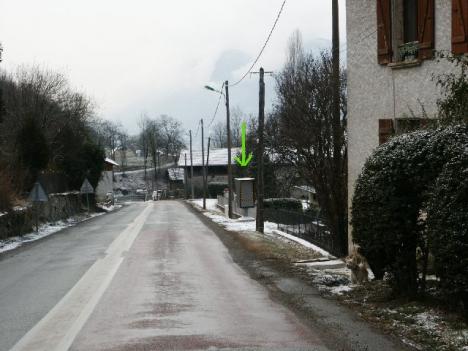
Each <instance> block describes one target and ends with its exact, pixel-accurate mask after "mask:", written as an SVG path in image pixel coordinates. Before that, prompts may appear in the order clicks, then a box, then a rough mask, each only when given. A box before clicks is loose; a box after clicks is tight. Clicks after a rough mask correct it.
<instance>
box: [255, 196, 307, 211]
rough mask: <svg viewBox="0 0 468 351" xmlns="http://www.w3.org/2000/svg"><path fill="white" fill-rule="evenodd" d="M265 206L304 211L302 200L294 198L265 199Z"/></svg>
mask: <svg viewBox="0 0 468 351" xmlns="http://www.w3.org/2000/svg"><path fill="white" fill-rule="evenodd" d="M264 208H272V209H275V210H289V211H302V203H301V201H300V200H297V199H293V198H273V199H265V201H264Z"/></svg>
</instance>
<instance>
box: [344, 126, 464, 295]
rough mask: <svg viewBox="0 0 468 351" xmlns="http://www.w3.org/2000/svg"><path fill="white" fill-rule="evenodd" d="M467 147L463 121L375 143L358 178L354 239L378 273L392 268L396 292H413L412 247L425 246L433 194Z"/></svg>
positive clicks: (415, 280) (415, 282)
mask: <svg viewBox="0 0 468 351" xmlns="http://www.w3.org/2000/svg"><path fill="white" fill-rule="evenodd" d="M467 146H468V127H466V126H456V127H450V128H446V129H437V130H431V131H418V132H414V133H410V134H405V135H401V136H398V137H395V138H393V139H391V140H390V141H389V142H388V143H386V144H383V145H381V146H379V147H378V148H377V150H376V151H375V152H374V154H373V155H371V156H370V157H369V159H368V160H367V161H366V163H365V165H364V168H363V171H362V173H361V175H360V176H359V178H358V180H357V183H356V188H355V193H354V197H353V200H352V221H351V223H352V225H353V238H354V241H355V242H356V243H357V244H359V246H360V247H361V251H362V253H363V254H364V256H366V257H367V259H368V261H369V265H370V266H371V268H372V270H373V271H374V274H375V276H376V278H377V279H381V278H382V277H383V275H384V273H385V272H388V273H390V276H391V277H392V278H393V279H392V282H393V284H394V288H395V291H396V292H397V293H399V294H403V295H413V294H415V293H416V292H417V286H418V276H419V273H420V272H418V269H417V264H416V248H417V247H420V248H421V249H422V250H423V251H427V246H428V237H427V235H426V233H427V232H426V221H425V220H424V217H425V214H426V212H427V209H428V207H430V204H431V202H434V201H437V197H435V196H434V195H433V194H434V193H437V190H435V187H436V186H437V184H438V183H437V180H438V178H439V175H440V174H441V172H442V173H443V170H444V169H445V168H444V167H445V166H446V164H447V162H448V161H450V160H452V159H454V158H455V157H457V156H459V155H460V154H463V152H464V150H465V148H466V147H467ZM467 206H468V204H465V210H466V209H467ZM465 223H466V222H465ZM467 255H468V252H467Z"/></svg>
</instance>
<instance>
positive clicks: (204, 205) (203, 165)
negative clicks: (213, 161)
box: [200, 118, 206, 210]
mask: <svg viewBox="0 0 468 351" xmlns="http://www.w3.org/2000/svg"><path fill="white" fill-rule="evenodd" d="M200 124H201V154H202V170H203V209H204V210H206V184H205V178H206V168H205V143H204V141H203V138H204V137H205V134H204V133H203V118H202V119H201V121H200Z"/></svg>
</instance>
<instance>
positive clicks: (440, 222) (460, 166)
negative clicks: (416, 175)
mask: <svg viewBox="0 0 468 351" xmlns="http://www.w3.org/2000/svg"><path fill="white" fill-rule="evenodd" d="M427 225H428V236H429V245H430V250H431V252H432V254H433V255H434V258H435V260H434V270H435V273H436V275H437V276H438V277H439V278H440V286H441V288H442V290H443V292H444V295H445V296H447V297H448V298H449V299H450V300H451V301H452V302H455V303H456V304H457V305H458V306H457V307H459V308H460V309H461V310H462V311H463V313H464V314H465V316H466V317H468V149H467V150H466V152H465V153H464V154H461V155H459V157H456V158H454V159H452V160H451V161H450V162H448V163H447V164H446V166H445V167H444V170H443V171H442V173H441V174H440V176H439V178H438V180H437V183H436V186H435V189H434V191H433V193H432V196H431V200H430V203H429V206H428V220H427Z"/></svg>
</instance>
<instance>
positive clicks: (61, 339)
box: [10, 203, 153, 351]
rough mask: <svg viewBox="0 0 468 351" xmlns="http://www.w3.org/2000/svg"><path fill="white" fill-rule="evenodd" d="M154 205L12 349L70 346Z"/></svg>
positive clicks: (47, 349) (45, 349) (41, 350)
mask: <svg viewBox="0 0 468 351" xmlns="http://www.w3.org/2000/svg"><path fill="white" fill-rule="evenodd" d="M152 207H153V204H152V203H150V204H148V205H147V206H146V208H145V209H144V211H143V212H142V213H140V215H139V216H138V217H136V218H135V220H134V221H133V222H132V223H130V224H129V225H128V226H127V227H126V228H125V230H124V231H122V232H121V233H120V234H119V236H118V237H117V238H116V239H115V240H114V241H113V242H112V243H111V245H110V246H109V247H108V249H107V250H106V256H105V257H104V258H102V259H99V260H98V261H96V262H95V263H94V264H93V265H92V266H91V267H90V268H89V270H88V271H87V272H86V273H85V274H84V275H83V276H82V277H81V279H80V280H79V281H78V282H77V283H76V284H75V286H74V287H73V288H72V289H71V290H70V291H69V292H68V293H67V294H66V295H65V296H64V297H63V298H62V299H61V300H60V301H59V302H58V303H57V305H55V307H54V308H52V309H51V310H50V311H49V313H47V314H46V315H45V316H44V318H42V319H41V320H40V321H39V322H38V323H37V324H36V325H35V326H34V327H33V328H32V329H31V330H30V331H29V332H27V333H26V334H25V335H24V336H23V337H22V338H21V339H20V340H19V341H18V343H17V344H16V345H15V346H14V347H13V348H12V349H11V350H10V351H51V350H54V351H66V350H68V349H69V348H70V346H71V344H72V343H73V340H75V338H76V336H77V335H78V333H79V332H80V330H81V329H82V328H83V326H84V324H85V323H86V321H87V320H88V318H89V316H90V315H91V313H92V312H93V311H94V309H95V307H96V305H97V304H98V303H99V300H100V299H101V297H102V295H103V294H104V292H105V291H106V289H107V288H108V286H109V284H110V283H111V281H112V279H113V277H114V276H115V274H116V273H117V270H118V269H119V267H120V264H121V263H122V261H123V254H124V253H125V252H126V251H128V250H129V249H130V248H131V246H132V244H133V242H134V241H135V239H136V237H137V236H138V234H139V233H140V231H141V228H142V227H143V225H144V224H145V221H146V219H147V217H148V215H149V213H150V212H151V209H152Z"/></svg>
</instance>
